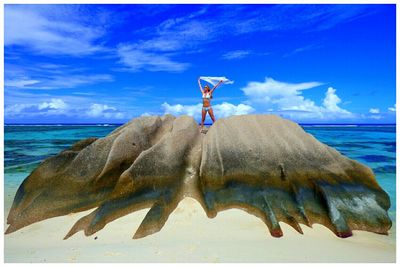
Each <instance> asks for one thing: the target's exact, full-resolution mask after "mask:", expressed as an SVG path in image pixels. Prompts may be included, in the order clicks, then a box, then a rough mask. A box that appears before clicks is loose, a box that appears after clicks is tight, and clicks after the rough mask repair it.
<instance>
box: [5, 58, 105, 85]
mask: <svg viewBox="0 0 400 267" xmlns="http://www.w3.org/2000/svg"><path fill="white" fill-rule="evenodd" d="M4 78H5V81H4V86H5V88H7V87H12V88H21V89H43V90H48V89H66V88H75V87H78V86H81V85H86V84H94V83H100V82H110V81H113V76H111V75H110V74H95V73H94V74H92V73H90V74H89V73H88V74H83V70H82V69H74V68H69V67H68V66H64V65H60V66H51V65H50V64H47V65H44V64H42V63H30V62H25V64H24V65H23V66H15V65H11V64H6V66H5V70H4Z"/></svg>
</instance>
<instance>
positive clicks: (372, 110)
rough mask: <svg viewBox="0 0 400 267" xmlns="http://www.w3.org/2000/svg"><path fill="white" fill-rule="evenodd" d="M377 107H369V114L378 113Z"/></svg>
mask: <svg viewBox="0 0 400 267" xmlns="http://www.w3.org/2000/svg"><path fill="white" fill-rule="evenodd" d="M379 112H380V111H379V108H371V109H369V113H371V114H379Z"/></svg>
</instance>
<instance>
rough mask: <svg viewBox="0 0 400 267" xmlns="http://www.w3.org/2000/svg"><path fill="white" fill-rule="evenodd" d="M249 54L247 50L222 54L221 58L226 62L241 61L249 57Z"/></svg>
mask: <svg viewBox="0 0 400 267" xmlns="http://www.w3.org/2000/svg"><path fill="white" fill-rule="evenodd" d="M250 53H251V52H250V51H249V50H234V51H229V52H227V53H225V54H223V55H222V58H223V59H227V60H231V59H241V58H245V57H247V56H248V55H250Z"/></svg>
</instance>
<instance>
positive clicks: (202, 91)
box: [197, 78, 204, 94]
mask: <svg viewBox="0 0 400 267" xmlns="http://www.w3.org/2000/svg"><path fill="white" fill-rule="evenodd" d="M197 82H198V83H199V87H200V91H201V93H202V94H204V90H203V87H201V82H200V78H199V79H198V80H197Z"/></svg>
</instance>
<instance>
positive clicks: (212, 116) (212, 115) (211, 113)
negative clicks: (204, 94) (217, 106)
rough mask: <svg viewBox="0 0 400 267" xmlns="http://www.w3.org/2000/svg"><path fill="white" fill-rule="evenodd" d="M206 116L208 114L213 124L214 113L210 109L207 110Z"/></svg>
mask: <svg viewBox="0 0 400 267" xmlns="http://www.w3.org/2000/svg"><path fill="white" fill-rule="evenodd" d="M208 114H210V117H211V119H212V121H213V122H215V117H214V112H213V110H212V108H210V109H209V110H208Z"/></svg>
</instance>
